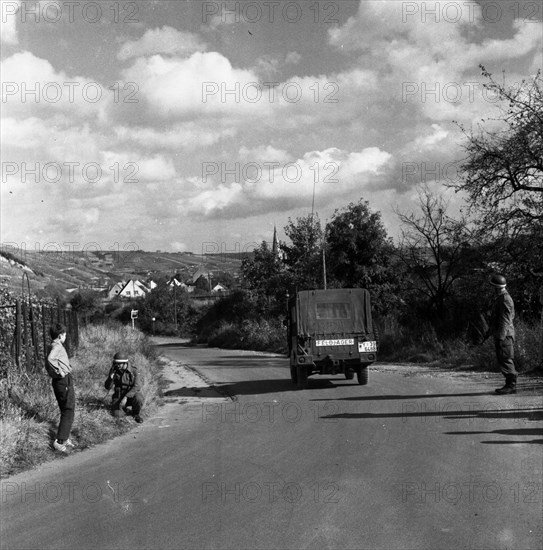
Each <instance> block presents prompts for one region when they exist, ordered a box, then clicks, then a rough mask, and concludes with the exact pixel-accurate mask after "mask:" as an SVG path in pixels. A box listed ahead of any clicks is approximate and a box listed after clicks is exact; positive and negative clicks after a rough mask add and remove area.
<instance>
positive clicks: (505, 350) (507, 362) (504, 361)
mask: <svg viewBox="0 0 543 550" xmlns="http://www.w3.org/2000/svg"><path fill="white" fill-rule="evenodd" d="M514 344H515V342H514V340H513V338H511V336H507V338H505V339H504V340H498V339H497V338H495V339H494V346H495V348H496V359H497V360H498V366H499V367H500V370H501V371H502V374H503V375H504V376H505V380H506V381H507V382H516V379H517V376H518V373H517V371H516V369H515V362H514V360H513V358H514V356H515V352H514Z"/></svg>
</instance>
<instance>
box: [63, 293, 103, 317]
mask: <svg viewBox="0 0 543 550" xmlns="http://www.w3.org/2000/svg"><path fill="white" fill-rule="evenodd" d="M101 298H102V296H101V294H100V292H97V291H96V290H88V289H84V290H80V291H79V292H77V293H76V294H75V295H74V296H73V297H72V299H71V300H70V305H71V306H72V309H73V310H74V311H76V312H77V313H78V315H79V316H80V318H81V319H83V320H84V321H85V322H88V321H89V320H92V318H93V317H95V316H96V315H97V313H98V312H100V311H102V300H101Z"/></svg>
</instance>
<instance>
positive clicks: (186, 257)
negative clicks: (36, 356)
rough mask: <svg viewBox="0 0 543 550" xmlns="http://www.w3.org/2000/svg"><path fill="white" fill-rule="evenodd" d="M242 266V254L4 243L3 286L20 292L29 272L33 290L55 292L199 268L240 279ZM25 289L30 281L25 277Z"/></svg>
mask: <svg viewBox="0 0 543 550" xmlns="http://www.w3.org/2000/svg"><path fill="white" fill-rule="evenodd" d="M240 266H241V256H240V255H239V254H207V255H204V256H202V255H196V254H192V253H190V252H178V253H170V252H160V251H157V252H145V251H143V250H138V251H132V252H124V251H121V252H119V251H111V252H107V251H105V252H92V251H87V252H77V251H63V252H43V251H40V252H37V251H22V253H21V251H17V250H16V249H12V248H9V247H2V250H1V251H0V288H6V289H8V290H10V291H12V292H14V293H17V294H19V293H21V288H22V277H23V274H24V273H26V274H27V275H28V278H29V280H30V286H31V290H32V292H34V293H36V294H38V295H42V296H46V295H50V296H54V295H56V294H58V293H62V292H64V291H66V290H69V289H75V288H96V289H98V288H104V287H108V286H112V285H113V284H114V283H116V282H118V281H120V280H122V279H125V280H126V279H130V278H138V279H143V280H144V279H148V278H158V277H160V276H172V275H174V274H179V275H180V276H181V278H183V279H184V278H189V277H191V276H192V275H193V274H194V273H195V272H196V271H197V270H198V269H203V270H205V271H210V272H213V273H218V272H226V273H229V274H231V275H232V276H234V277H236V276H237V275H238V274H239V269H240ZM25 289H26V281H25Z"/></svg>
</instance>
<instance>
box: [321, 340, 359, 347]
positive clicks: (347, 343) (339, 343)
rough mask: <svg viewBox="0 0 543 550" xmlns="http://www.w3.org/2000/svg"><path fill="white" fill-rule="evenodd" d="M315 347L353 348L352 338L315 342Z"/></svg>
mask: <svg viewBox="0 0 543 550" xmlns="http://www.w3.org/2000/svg"><path fill="white" fill-rule="evenodd" d="M316 344H317V346H353V345H354V338H345V339H343V340H317V342H316Z"/></svg>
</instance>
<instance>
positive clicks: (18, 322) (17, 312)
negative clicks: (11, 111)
mask: <svg viewBox="0 0 543 550" xmlns="http://www.w3.org/2000/svg"><path fill="white" fill-rule="evenodd" d="M14 340H15V363H16V364H17V366H18V367H19V366H20V365H21V302H20V300H19V298H17V300H16V301H15V334H14Z"/></svg>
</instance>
